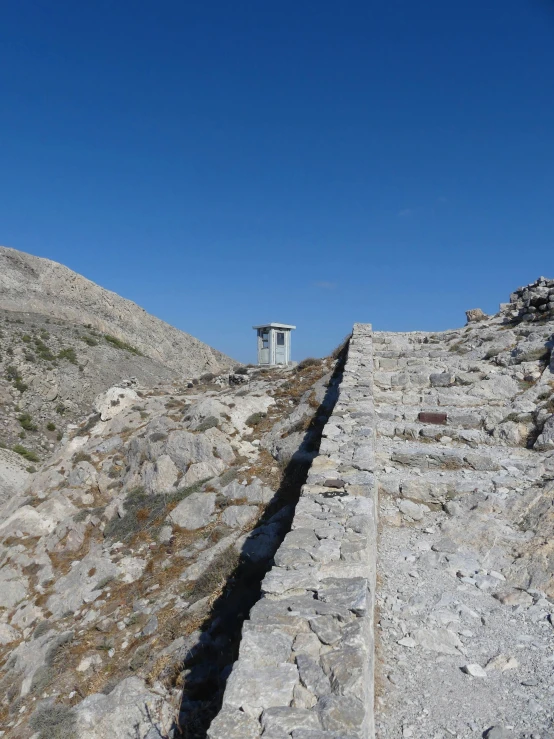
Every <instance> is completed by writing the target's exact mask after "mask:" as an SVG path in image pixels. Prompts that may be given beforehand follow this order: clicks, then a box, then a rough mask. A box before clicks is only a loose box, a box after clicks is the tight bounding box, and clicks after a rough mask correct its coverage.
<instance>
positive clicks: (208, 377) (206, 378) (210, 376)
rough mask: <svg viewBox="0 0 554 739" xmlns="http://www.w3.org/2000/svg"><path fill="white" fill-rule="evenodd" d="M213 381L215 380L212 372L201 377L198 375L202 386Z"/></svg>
mask: <svg viewBox="0 0 554 739" xmlns="http://www.w3.org/2000/svg"><path fill="white" fill-rule="evenodd" d="M213 379H215V375H214V373H213V372H206V373H204V374H203V375H200V382H203V383H204V384H206V383H208V382H211V381H212V380H213Z"/></svg>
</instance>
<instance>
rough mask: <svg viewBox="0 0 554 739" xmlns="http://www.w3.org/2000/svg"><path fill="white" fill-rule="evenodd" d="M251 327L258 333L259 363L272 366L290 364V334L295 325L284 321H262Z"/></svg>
mask: <svg viewBox="0 0 554 739" xmlns="http://www.w3.org/2000/svg"><path fill="white" fill-rule="evenodd" d="M252 328H253V329H255V330H256V332H257V335H258V364H259V365H261V366H263V367H272V366H275V365H279V364H281V365H288V364H290V362H291V358H290V335H291V331H294V329H295V328H296V326H289V325H288V324H286V323H264V324H262V325H261V326H252Z"/></svg>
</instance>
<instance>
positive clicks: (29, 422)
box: [17, 413, 38, 431]
mask: <svg viewBox="0 0 554 739" xmlns="http://www.w3.org/2000/svg"><path fill="white" fill-rule="evenodd" d="M17 420H18V421H19V423H20V424H21V426H22V428H24V429H25V431H37V430H38V426H37V425H36V423H33V419H32V418H31V416H30V415H29V413H22V414H21V415H20V416H19V418H18V419H17Z"/></svg>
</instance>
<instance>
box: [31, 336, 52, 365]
mask: <svg viewBox="0 0 554 739" xmlns="http://www.w3.org/2000/svg"><path fill="white" fill-rule="evenodd" d="M34 342H35V351H36V353H37V354H38V356H39V357H40V358H41V359H43V360H44V361H45V362H54V361H55V359H56V357H55V356H54V355H53V354H52V352H51V350H50V348H49V347H48V346H46V344H45V343H44V342H43V341H42V340H41V339H39V338H38V337H35V339H34Z"/></svg>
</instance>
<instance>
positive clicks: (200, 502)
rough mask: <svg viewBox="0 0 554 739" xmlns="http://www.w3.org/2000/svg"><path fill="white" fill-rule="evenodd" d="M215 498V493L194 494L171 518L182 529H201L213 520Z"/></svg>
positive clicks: (178, 506) (177, 507)
mask: <svg viewBox="0 0 554 739" xmlns="http://www.w3.org/2000/svg"><path fill="white" fill-rule="evenodd" d="M215 498H216V496H215V493H192V495H189V496H188V498H185V499H184V500H182V501H181V502H180V503H179V504H178V505H177V506H176V508H174V509H173V510H172V511H171V513H170V514H169V518H170V519H171V521H172V522H173V523H174V524H175V525H176V526H180V527H181V528H182V529H189V530H191V531H194V530H195V529H201V528H203V527H204V526H207V525H208V523H209V522H210V520H211V518H212V515H213V512H214V510H215Z"/></svg>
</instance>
